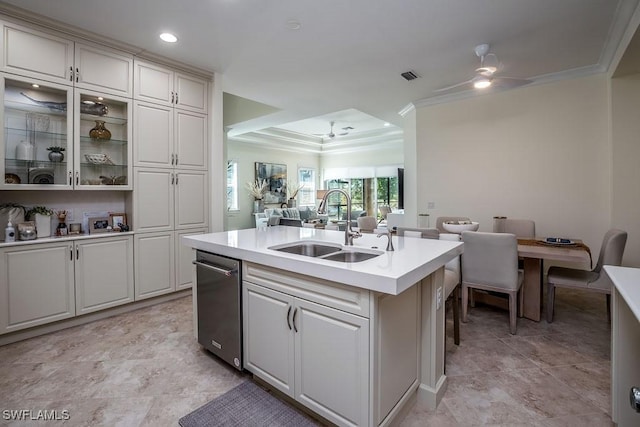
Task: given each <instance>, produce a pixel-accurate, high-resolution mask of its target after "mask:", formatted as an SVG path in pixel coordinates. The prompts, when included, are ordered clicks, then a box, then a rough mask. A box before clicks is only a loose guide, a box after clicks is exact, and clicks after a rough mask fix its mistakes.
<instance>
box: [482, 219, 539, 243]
mask: <svg viewBox="0 0 640 427" xmlns="http://www.w3.org/2000/svg"><path fill="white" fill-rule="evenodd" d="M503 221H504V222H503V231H501V232H502V233H511V234H515V235H516V238H518V239H522V238H524V239H527V238H534V237H536V223H535V221H532V220H530V219H505V220H503ZM493 232H494V233H497V232H498V230H496V224H495V223H494V225H493Z"/></svg>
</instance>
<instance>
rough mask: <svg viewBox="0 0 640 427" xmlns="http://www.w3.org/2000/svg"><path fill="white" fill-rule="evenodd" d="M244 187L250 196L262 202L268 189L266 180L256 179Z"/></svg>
mask: <svg viewBox="0 0 640 427" xmlns="http://www.w3.org/2000/svg"><path fill="white" fill-rule="evenodd" d="M246 187H247V190H249V194H250V195H251V196H253V197H254V198H255V199H256V200H262V198H263V197H264V193H266V191H267V188H268V187H269V183H267V180H266V179H263V180H262V181H260V180H258V179H256V180H255V181H254V182H247V184H246Z"/></svg>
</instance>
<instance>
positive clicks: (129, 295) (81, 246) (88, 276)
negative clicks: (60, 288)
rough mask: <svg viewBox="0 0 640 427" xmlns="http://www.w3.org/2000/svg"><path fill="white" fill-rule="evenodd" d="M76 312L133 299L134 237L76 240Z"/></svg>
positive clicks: (103, 307)
mask: <svg viewBox="0 0 640 427" xmlns="http://www.w3.org/2000/svg"><path fill="white" fill-rule="evenodd" d="M75 273H76V274H75V277H76V313H77V314H85V313H91V312H92V311H98V310H102V309H105V308H109V307H113V306H116V305H120V304H124V303H127V302H131V301H133V237H132V236H123V237H121V238H118V237H106V238H101V239H95V240H87V241H82V242H78V243H76V263H75Z"/></svg>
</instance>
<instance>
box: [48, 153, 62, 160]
mask: <svg viewBox="0 0 640 427" xmlns="http://www.w3.org/2000/svg"><path fill="white" fill-rule="evenodd" d="M49 160H51V161H52V162H61V161H63V160H64V153H63V152H62V151H49Z"/></svg>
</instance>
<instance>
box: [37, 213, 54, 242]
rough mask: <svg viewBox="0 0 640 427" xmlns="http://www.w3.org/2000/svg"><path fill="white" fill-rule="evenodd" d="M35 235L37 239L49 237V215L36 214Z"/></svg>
mask: <svg viewBox="0 0 640 427" xmlns="http://www.w3.org/2000/svg"><path fill="white" fill-rule="evenodd" d="M35 219H36V234H37V236H38V239H42V238H43V237H50V236H51V215H42V214H39V213H37V214H36V218H35Z"/></svg>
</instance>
